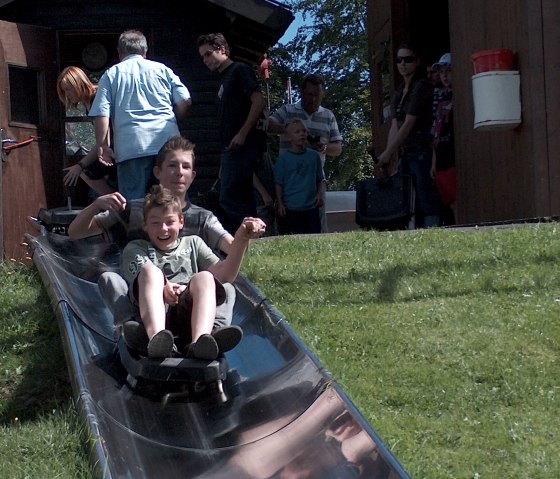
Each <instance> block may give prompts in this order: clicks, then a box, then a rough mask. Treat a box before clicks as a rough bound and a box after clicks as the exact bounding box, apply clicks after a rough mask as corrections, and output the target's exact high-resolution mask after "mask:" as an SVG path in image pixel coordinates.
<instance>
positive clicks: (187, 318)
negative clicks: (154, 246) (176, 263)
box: [129, 278, 235, 348]
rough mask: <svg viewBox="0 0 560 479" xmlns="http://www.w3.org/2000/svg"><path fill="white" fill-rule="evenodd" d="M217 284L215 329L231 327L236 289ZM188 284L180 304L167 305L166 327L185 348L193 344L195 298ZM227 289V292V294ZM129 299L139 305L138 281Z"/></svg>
mask: <svg viewBox="0 0 560 479" xmlns="http://www.w3.org/2000/svg"><path fill="white" fill-rule="evenodd" d="M214 282H215V284H216V307H217V308H216V317H215V319H214V327H215V328H217V327H221V326H229V325H230V324H231V320H232V316H233V303H234V302H235V288H234V287H233V285H231V284H229V283H226V284H225V285H224V284H222V283H221V282H220V281H219V280H217V279H216V278H214ZM189 285H190V283H188V284H187V287H186V288H185V290H184V291H183V292H182V293H181V294H180V295H179V302H178V303H177V305H175V306H169V305H167V304H166V308H167V314H166V317H165V327H166V328H167V329H169V330H170V331H171V332H173V334H174V336H176V340H175V344H176V345H177V347H179V348H183V347H184V346H186V345H187V344H189V343H190V342H191V315H192V307H193V297H192V295H191V292H190V288H189ZM226 288H227V292H226ZM129 297H130V300H131V301H132V303H133V304H135V305H137V304H138V299H137V298H138V281H137V280H135V281H134V285H133V288H130V289H129Z"/></svg>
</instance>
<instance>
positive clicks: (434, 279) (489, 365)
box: [244, 225, 560, 478]
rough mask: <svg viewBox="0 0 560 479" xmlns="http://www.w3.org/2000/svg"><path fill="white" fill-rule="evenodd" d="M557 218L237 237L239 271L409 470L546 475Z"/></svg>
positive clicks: (553, 432)
mask: <svg viewBox="0 0 560 479" xmlns="http://www.w3.org/2000/svg"><path fill="white" fill-rule="evenodd" d="M559 259H560V226H558V225H542V226H539V227H536V228H533V227H523V228H517V229H508V230H504V229H502V230H484V231H482V230H479V231H470V232H463V231H453V230H446V231H445V230H426V231H417V232H414V233H405V234H403V233H382V234H379V233H373V232H372V233H370V232H357V233H347V234H343V235H334V236H329V237H322V238H305V239H296V238H282V239H280V240H276V241H266V242H260V243H258V244H255V245H253V246H252V247H251V252H250V255H249V256H248V258H247V260H246V263H245V265H244V271H245V273H246V274H247V275H248V276H249V277H250V278H251V279H252V280H254V282H255V283H256V284H257V285H258V286H259V287H260V288H261V289H262V290H263V292H265V293H266V295H267V297H269V298H270V299H271V300H272V302H273V303H274V304H275V306H276V307H277V308H278V309H279V310H280V311H281V312H282V314H283V315H284V316H285V317H286V318H287V319H288V320H289V321H290V324H291V325H292V327H293V328H294V329H295V330H296V331H297V332H298V334H299V335H300V336H301V337H302V339H303V340H304V342H305V343H307V344H308V345H309V346H310V348H311V349H312V351H313V352H314V353H315V354H316V355H317V357H318V358H319V359H320V361H321V362H322V363H323V364H324V365H325V366H326V367H327V368H328V369H329V370H330V371H331V372H332V374H333V376H334V378H335V380H337V381H338V382H339V383H340V384H341V385H342V386H343V388H344V389H345V391H346V392H347V393H348V394H349V396H350V397H351V399H352V400H353V401H354V402H355V404H356V405H357V406H358V408H359V409H360V410H361V411H362V412H363V414H364V415H365V417H366V419H367V420H368V421H369V422H370V423H371V424H372V425H373V427H374V428H375V430H376V431H377V432H378V434H379V435H380V436H381V437H382V439H383V440H384V442H385V443H386V444H387V445H388V446H389V447H390V449H391V450H392V451H393V452H394V454H395V456H396V457H397V458H398V459H399V461H400V462H401V463H402V464H403V466H404V467H405V469H406V470H407V471H408V472H409V473H410V474H411V476H412V477H415V478H471V477H475V476H476V474H478V475H479V476H477V477H481V478H496V477H508V478H557V477H560V415H559V413H560V408H559V405H558V400H559V392H560V391H559V387H560V363H559V344H560V321H559V318H560V268H559Z"/></svg>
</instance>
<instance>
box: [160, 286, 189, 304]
mask: <svg viewBox="0 0 560 479" xmlns="http://www.w3.org/2000/svg"><path fill="white" fill-rule="evenodd" d="M186 288H187V287H186V286H185V285H184V284H177V283H171V282H170V281H166V282H165V285H164V286H163V301H164V302H165V303H166V304H169V305H170V306H177V304H178V303H179V295H180V294H181V293H182V292H183V291H184V290H185V289H186Z"/></svg>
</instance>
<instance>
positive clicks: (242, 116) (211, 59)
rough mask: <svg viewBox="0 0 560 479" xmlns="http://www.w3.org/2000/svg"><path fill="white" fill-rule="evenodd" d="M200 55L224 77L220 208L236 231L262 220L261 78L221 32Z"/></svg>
mask: <svg viewBox="0 0 560 479" xmlns="http://www.w3.org/2000/svg"><path fill="white" fill-rule="evenodd" d="M197 47H198V53H199V54H200V57H201V58H202V61H203V62H204V64H205V65H206V67H207V68H208V69H209V70H210V71H213V72H214V71H215V72H218V73H219V74H220V75H221V85H220V88H219V91H218V119H219V128H220V134H221V140H222V146H223V148H224V149H223V151H222V158H221V165H220V206H221V208H222V210H223V212H224V215H225V216H224V218H223V223H224V226H225V227H226V229H227V230H228V231H229V232H230V233H232V234H233V233H235V231H236V230H237V228H238V227H239V225H240V224H241V222H242V221H243V218H245V217H248V216H252V217H254V216H257V210H256V203H255V195H254V191H253V171H254V169H255V167H256V165H257V162H258V161H259V158H260V156H261V155H262V153H263V151H264V150H265V149H266V131H265V130H264V123H263V124H262V125H261V123H262V122H260V121H259V120H260V119H261V117H262V115H263V111H264V108H265V100H264V97H263V94H262V92H261V89H260V86H259V83H258V81H257V78H256V75H255V73H254V72H253V70H252V69H251V67H249V66H248V65H246V64H244V63H241V62H234V61H233V60H232V59H231V58H230V56H229V55H230V49H229V45H228V43H227V41H226V39H225V37H224V36H223V35H222V34H221V33H209V34H206V35H201V36H200V37H198V40H197Z"/></svg>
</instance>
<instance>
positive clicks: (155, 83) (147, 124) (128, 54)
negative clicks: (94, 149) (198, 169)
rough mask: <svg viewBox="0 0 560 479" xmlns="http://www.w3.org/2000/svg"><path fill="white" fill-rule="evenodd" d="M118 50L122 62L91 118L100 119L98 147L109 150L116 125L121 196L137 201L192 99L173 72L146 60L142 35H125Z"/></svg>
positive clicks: (105, 80)
mask: <svg viewBox="0 0 560 479" xmlns="http://www.w3.org/2000/svg"><path fill="white" fill-rule="evenodd" d="M117 50H118V53H119V58H120V60H121V61H120V63H118V64H116V65H114V66H112V67H111V68H109V69H108V70H107V71H106V72H105V73H104V74H103V76H102V77H101V80H100V81H99V86H98V90H97V94H96V96H95V100H94V102H93V105H92V107H91V110H90V112H89V116H91V117H94V118H95V120H94V122H95V137H96V141H97V146H98V147H99V146H108V143H109V120H111V123H112V125H111V126H112V131H113V139H114V152H115V158H114V160H115V161H116V163H117V177H118V182H119V192H120V193H121V194H122V195H123V196H124V197H125V198H126V199H127V200H133V199H138V198H143V197H144V196H145V194H146V189H147V187H148V185H149V181H150V178H151V176H152V169H153V166H154V160H155V157H156V155H157V153H158V151H159V149H160V148H161V147H162V145H163V144H164V143H165V142H166V141H167V140H168V139H169V138H171V137H172V136H175V135H178V134H179V127H178V125H177V119H181V118H183V117H184V116H185V115H186V112H187V110H188V109H189V107H190V106H191V103H192V100H191V95H190V93H189V90H188V89H187V87H186V86H185V85H184V84H183V83H182V82H181V80H180V79H179V77H178V76H177V75H176V74H175V73H174V72H173V71H172V70H171V69H170V68H168V67H167V66H165V65H163V64H162V63H158V62H154V61H151V60H147V59H146V53H147V51H148V43H147V41H146V37H145V36H144V35H143V34H142V33H141V32H139V31H136V30H128V31H126V32H124V33H122V34H121V36H120V37H119V41H118V47H117ZM102 161H108V159H107V158H103V159H102Z"/></svg>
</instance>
